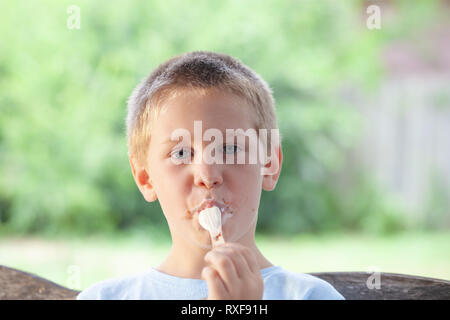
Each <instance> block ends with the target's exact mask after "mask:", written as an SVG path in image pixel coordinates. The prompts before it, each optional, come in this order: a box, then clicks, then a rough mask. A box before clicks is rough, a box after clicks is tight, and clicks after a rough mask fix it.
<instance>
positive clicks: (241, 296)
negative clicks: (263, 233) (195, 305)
mask: <svg viewBox="0 0 450 320" xmlns="http://www.w3.org/2000/svg"><path fill="white" fill-rule="evenodd" d="M205 261H206V262H207V263H208V266H207V267H205V268H204V269H203V271H202V278H203V279H204V280H206V283H207V285H208V300H260V299H262V295H263V289H264V283H263V280H262V277H261V273H260V271H259V268H258V264H257V262H256V258H255V256H254V255H253V253H252V252H251V251H250V249H248V248H247V247H244V246H243V245H240V244H237V243H225V244H222V245H220V246H218V247H215V248H214V249H212V250H211V251H210V252H208V253H207V254H206V255H205Z"/></svg>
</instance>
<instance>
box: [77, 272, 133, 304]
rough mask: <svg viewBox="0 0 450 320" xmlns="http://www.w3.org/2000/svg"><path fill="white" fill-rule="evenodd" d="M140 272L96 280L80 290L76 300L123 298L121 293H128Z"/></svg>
mask: <svg viewBox="0 0 450 320" xmlns="http://www.w3.org/2000/svg"><path fill="white" fill-rule="evenodd" d="M140 277H142V274H139V275H138V274H135V275H130V276H124V277H116V278H112V279H108V280H103V281H100V282H97V283H95V284H93V285H91V286H89V287H88V288H86V289H84V290H83V291H81V292H80V293H79V294H78V296H77V300H117V299H124V298H126V297H124V296H123V295H129V294H130V293H129V288H132V287H133V286H134V285H135V283H136V282H137V281H138V279H139V278H140Z"/></svg>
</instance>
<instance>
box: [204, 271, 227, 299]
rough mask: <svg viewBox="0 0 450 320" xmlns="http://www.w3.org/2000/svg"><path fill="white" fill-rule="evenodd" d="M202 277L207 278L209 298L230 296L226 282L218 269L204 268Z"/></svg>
mask: <svg viewBox="0 0 450 320" xmlns="http://www.w3.org/2000/svg"><path fill="white" fill-rule="evenodd" d="M202 279H204V280H206V284H207V286H208V299H210V300H217V299H220V298H222V299H225V298H226V297H228V292H227V290H226V288H225V284H224V283H223V281H222V279H221V278H220V276H219V274H218V273H217V271H215V270H214V269H213V268H211V267H205V268H203V270H202Z"/></svg>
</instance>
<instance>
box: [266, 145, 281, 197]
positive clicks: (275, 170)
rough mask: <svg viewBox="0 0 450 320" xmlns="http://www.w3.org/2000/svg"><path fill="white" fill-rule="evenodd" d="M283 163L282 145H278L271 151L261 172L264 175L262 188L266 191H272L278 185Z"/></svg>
mask: <svg viewBox="0 0 450 320" xmlns="http://www.w3.org/2000/svg"><path fill="white" fill-rule="evenodd" d="M282 163H283V151H282V150H281V145H278V146H276V147H275V148H274V149H273V150H272V153H271V156H270V158H269V159H268V162H267V163H266V164H265V165H264V167H263V168H261V174H262V175H263V176H264V177H263V181H262V188H263V189H264V190H266V191H272V190H273V189H275V186H276V185H277V181H278V178H279V177H280V173H281V165H282Z"/></svg>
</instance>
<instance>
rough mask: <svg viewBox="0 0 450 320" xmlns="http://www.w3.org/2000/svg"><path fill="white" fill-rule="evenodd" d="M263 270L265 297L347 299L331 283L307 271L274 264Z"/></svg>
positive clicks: (274, 298)
mask: <svg viewBox="0 0 450 320" xmlns="http://www.w3.org/2000/svg"><path fill="white" fill-rule="evenodd" d="M266 270H267V272H264V271H265V270H263V274H262V275H263V279H264V299H268V300H279V299H282V300H345V298H344V296H342V294H340V293H339V292H338V291H337V290H336V289H335V288H334V287H333V286H332V285H331V284H330V283H328V282H326V281H325V280H323V279H320V278H318V277H315V276H313V275H310V274H306V273H297V272H292V271H289V270H286V269H284V268H282V267H280V266H274V267H271V268H267V269H266Z"/></svg>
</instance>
